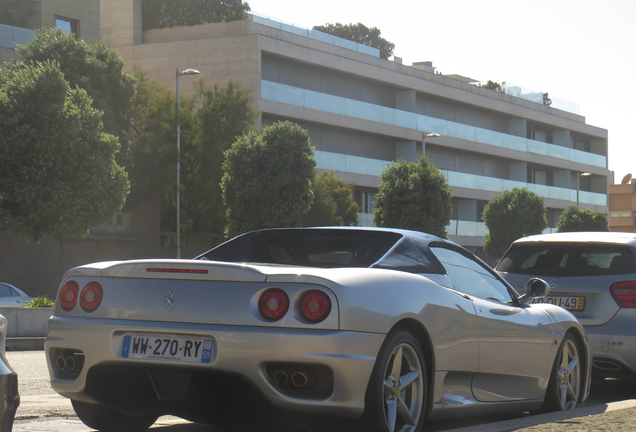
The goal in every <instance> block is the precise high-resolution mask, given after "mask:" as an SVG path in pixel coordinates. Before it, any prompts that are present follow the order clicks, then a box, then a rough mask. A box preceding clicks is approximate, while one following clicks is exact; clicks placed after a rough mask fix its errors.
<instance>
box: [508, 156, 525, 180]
mask: <svg viewBox="0 0 636 432" xmlns="http://www.w3.org/2000/svg"><path fill="white" fill-rule="evenodd" d="M508 180H514V181H519V182H523V183H527V182H528V162H523V161H511V162H508Z"/></svg>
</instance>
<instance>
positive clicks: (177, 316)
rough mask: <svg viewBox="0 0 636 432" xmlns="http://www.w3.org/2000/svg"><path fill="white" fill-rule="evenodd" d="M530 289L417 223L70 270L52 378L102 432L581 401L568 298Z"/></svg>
mask: <svg viewBox="0 0 636 432" xmlns="http://www.w3.org/2000/svg"><path fill="white" fill-rule="evenodd" d="M528 288H529V289H528V291H529V292H528V294H527V295H526V296H524V297H521V298H519V297H518V294H517V293H516V292H515V291H514V290H513V289H512V287H511V286H510V285H508V284H507V283H506V282H505V281H504V280H503V279H501V278H500V277H499V276H498V275H497V274H496V273H495V272H494V271H493V270H492V269H491V268H490V267H488V266H487V265H486V264H484V263H483V262H482V261H481V260H479V259H478V258H476V257H475V256H474V255H472V254H471V253H470V252H468V251H467V250H466V249H464V248H462V247H461V246H459V245H457V244H455V243H453V242H451V241H448V240H444V239H441V238H439V237H435V236H432V235H429V234H425V233H422V232H414V231H406V230H396V229H388V228H387V229H385V228H376V229H373V228H350V227H339V228H287V229H270V230H261V231H254V232H250V233H247V234H244V235H241V236H239V237H236V238H234V239H232V240H229V241H228V242H226V243H224V244H222V245H219V246H217V247H216V248H214V249H212V250H210V251H208V252H206V253H205V254H203V255H201V256H200V257H198V258H196V259H193V260H134V261H121V262H102V263H95V264H89V265H84V266H81V267H77V268H75V269H71V270H69V271H68V272H67V273H66V275H65V276H64V279H63V280H62V283H61V286H60V291H59V294H58V298H57V302H56V306H55V315H54V316H53V317H52V318H51V320H50V321H49V331H48V336H47V339H46V344H45V352H46V356H47V360H48V365H49V370H50V375H51V385H52V387H53V389H54V390H55V391H57V392H58V393H59V394H61V395H62V396H66V397H68V398H70V399H71V400H72V404H73V407H74V409H75V412H76V413H77V415H78V416H79V418H80V419H81V420H82V421H83V422H84V423H86V425H88V426H89V427H92V428H95V429H99V430H102V431H121V430H122V427H124V426H126V427H127V429H126V430H140V431H141V430H145V429H146V428H148V426H149V425H151V424H152V423H153V422H154V421H155V420H156V418H157V416H159V415H164V414H172V415H176V416H179V417H183V418H186V419H189V420H192V421H196V422H206V423H225V422H236V421H239V422H240V421H245V420H247V419H249V418H250V416H252V415H254V414H258V413H259V412H260V411H259V410H261V409H262V407H270V408H271V407H277V408H278V409H279V410H280V409H282V410H283V411H284V412H289V411H296V412H304V413H314V414H327V415H329V416H335V417H343V418H349V419H355V420H357V421H358V422H359V424H360V425H361V428H362V430H364V431H365V432H389V431H391V432H417V431H421V430H422V428H423V424H424V422H425V421H426V420H427V419H431V418H440V417H443V416H457V415H470V414H471V413H473V414H484V413H492V412H495V411H500V412H501V411H517V412H522V411H528V410H538V409H541V408H543V409H546V410H564V409H571V408H574V407H576V406H577V405H578V404H579V403H580V402H582V401H584V400H585V399H586V398H587V395H588V392H589V377H590V368H591V357H590V350H589V347H588V344H587V337H586V335H585V332H584V331H583V327H582V326H581V325H580V324H579V323H578V321H577V320H576V319H575V318H574V316H572V314H571V313H569V312H567V311H566V310H565V309H562V308H560V307H557V306H554V305H548V304H538V305H530V304H529V301H530V300H532V299H534V298H540V297H542V296H545V295H546V294H547V293H548V291H549V288H548V286H547V284H546V283H545V282H543V281H541V280H539V279H530V280H529V281H528ZM266 411H270V412H271V411H273V410H272V409H267V410H266ZM256 418H258V417H256Z"/></svg>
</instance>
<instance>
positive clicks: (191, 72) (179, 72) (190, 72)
mask: <svg viewBox="0 0 636 432" xmlns="http://www.w3.org/2000/svg"><path fill="white" fill-rule="evenodd" d="M200 73H201V72H199V71H198V70H196V69H186V70H184V71H182V70H179V69H178V68H177V259H180V258H181V191H180V189H181V120H180V118H179V108H180V106H181V90H180V89H179V78H180V77H181V75H198V74H200Z"/></svg>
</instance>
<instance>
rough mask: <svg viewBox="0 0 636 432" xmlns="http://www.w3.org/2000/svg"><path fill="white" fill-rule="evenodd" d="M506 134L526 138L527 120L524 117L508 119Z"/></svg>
mask: <svg viewBox="0 0 636 432" xmlns="http://www.w3.org/2000/svg"><path fill="white" fill-rule="evenodd" d="M508 134H509V135H514V136H518V137H523V138H526V137H527V135H528V122H527V121H526V119H518V118H515V119H510V120H508Z"/></svg>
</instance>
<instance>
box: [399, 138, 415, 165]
mask: <svg viewBox="0 0 636 432" xmlns="http://www.w3.org/2000/svg"><path fill="white" fill-rule="evenodd" d="M395 159H396V160H400V159H404V160H405V161H407V162H415V161H416V160H417V143H416V141H399V142H397V143H395Z"/></svg>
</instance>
